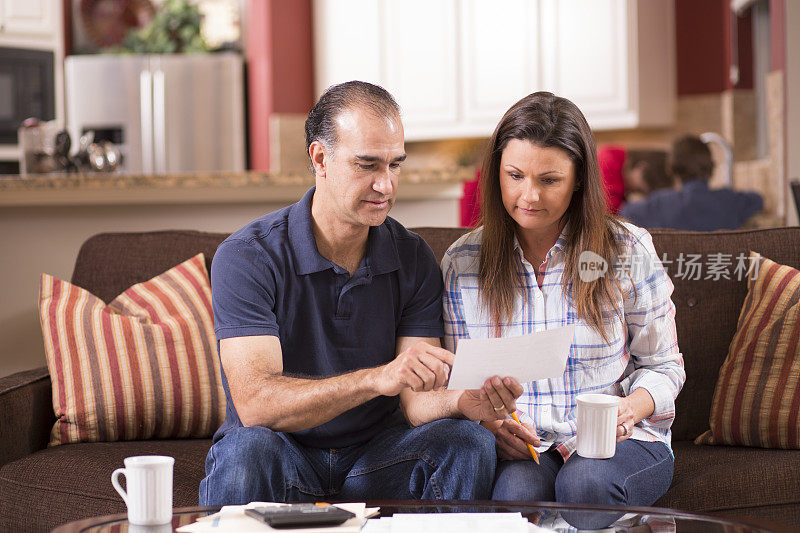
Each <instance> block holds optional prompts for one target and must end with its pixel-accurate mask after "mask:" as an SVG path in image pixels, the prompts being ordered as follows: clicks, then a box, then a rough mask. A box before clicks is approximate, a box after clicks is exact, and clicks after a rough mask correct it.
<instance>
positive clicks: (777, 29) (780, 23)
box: [769, 0, 786, 70]
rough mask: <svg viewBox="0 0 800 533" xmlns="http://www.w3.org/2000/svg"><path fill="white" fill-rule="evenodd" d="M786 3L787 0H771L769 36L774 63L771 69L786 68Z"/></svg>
mask: <svg viewBox="0 0 800 533" xmlns="http://www.w3.org/2000/svg"><path fill="white" fill-rule="evenodd" d="M785 20H786V4H785V0H769V38H770V47H771V48H772V50H771V54H770V55H771V59H772V61H771V62H772V65H771V67H772V68H771V69H770V70H785V69H786V22H785Z"/></svg>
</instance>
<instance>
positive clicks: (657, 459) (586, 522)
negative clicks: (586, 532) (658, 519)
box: [492, 439, 674, 529]
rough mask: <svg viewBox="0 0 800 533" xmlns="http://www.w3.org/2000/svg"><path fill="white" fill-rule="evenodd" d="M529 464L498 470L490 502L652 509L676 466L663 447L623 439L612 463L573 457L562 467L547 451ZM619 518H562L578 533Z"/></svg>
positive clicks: (516, 463)
mask: <svg viewBox="0 0 800 533" xmlns="http://www.w3.org/2000/svg"><path fill="white" fill-rule="evenodd" d="M539 460H540V464H538V465H537V464H536V463H534V462H533V461H502V462H500V463H499V464H498V465H497V480H496V481H495V486H494V492H493V493H492V499H494V500H505V501H539V502H551V501H557V502H561V503H596V504H604V505H628V506H650V505H652V504H653V503H654V502H655V501H656V500H657V499H658V498H660V497H661V496H662V495H663V494H664V493H665V492H667V489H669V485H670V483H671V482H672V467H673V463H674V460H673V458H672V454H670V451H669V449H668V448H667V446H666V445H665V444H664V443H663V442H644V441H640V440H633V439H627V440H624V441H622V442H619V443H617V451H616V453H615V454H614V457H612V458H610V459H586V458H585V457H581V456H579V455H578V454H577V453H573V454H572V455H571V456H570V458H569V459H567V462H566V463H565V462H564V460H563V459H562V457H561V454H560V453H559V452H558V451H557V450H555V449H550V450H548V451H547V452H545V453H543V454H541V455H540V456H539ZM622 514H623V513H601V512H596V513H587V512H575V513H569V512H564V513H562V515H563V516H562V518H564V519H565V520H566V521H567V522H568V523H569V524H571V525H573V526H575V527H578V528H582V529H590V528H591V529H598V528H604V527H607V526H608V525H610V524H612V523H613V522H614V521H615V520H617V519H618V518H619V517H620V516H622Z"/></svg>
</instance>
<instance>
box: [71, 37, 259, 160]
mask: <svg viewBox="0 0 800 533" xmlns="http://www.w3.org/2000/svg"><path fill="white" fill-rule="evenodd" d="M65 86H66V102H67V105H66V107H67V109H66V111H67V129H68V130H69V133H70V136H71V137H72V144H73V148H75V147H76V146H77V144H78V139H79V138H80V136H81V135H82V134H83V133H84V132H86V131H87V130H94V131H95V133H96V136H97V137H98V138H100V139H107V140H110V141H111V142H113V143H114V144H115V145H117V146H118V147H119V149H120V152H121V153H122V156H123V159H122V166H121V168H122V170H123V171H124V172H127V173H145V174H149V173H157V174H163V173H179V172H206V171H221V170H222V171H241V170H244V168H245V120H244V76H243V64H242V57H241V56H240V55H239V54H235V53H221V54H191V55H181V54H165V55H111V54H101V55H78V56H70V57H67V58H66V60H65Z"/></svg>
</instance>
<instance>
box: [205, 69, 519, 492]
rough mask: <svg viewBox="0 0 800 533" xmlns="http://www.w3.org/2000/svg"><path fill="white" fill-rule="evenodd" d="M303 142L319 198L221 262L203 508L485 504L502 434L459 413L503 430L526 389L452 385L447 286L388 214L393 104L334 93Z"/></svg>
mask: <svg viewBox="0 0 800 533" xmlns="http://www.w3.org/2000/svg"><path fill="white" fill-rule="evenodd" d="M306 145H307V148H308V154H309V158H310V160H311V166H312V169H313V172H314V174H315V176H316V187H315V188H312V189H310V190H309V191H308V192H307V193H306V194H305V196H304V197H303V199H302V200H300V202H298V203H296V204H294V205H292V206H289V207H287V208H285V209H281V210H279V211H276V212H274V213H270V214H268V215H265V216H263V217H261V218H259V219H257V220H255V221H253V222H251V223H250V224H248V225H247V226H245V227H244V228H242V229H240V230H239V231H237V232H236V233H234V234H233V235H231V236H230V237H229V238H228V239H226V240H225V242H223V243H222V244H221V245H220V247H219V248H218V250H217V252H216V254H215V256H214V262H213V266H212V276H211V279H212V293H213V307H214V318H215V330H216V334H217V338H218V345H219V353H220V359H221V362H222V367H223V386H224V388H225V392H226V397H227V400H228V404H227V405H228V407H227V420H226V421H225V423H224V424H223V425H222V427H220V429H219V430H218V431H217V433H216V435H215V436H214V444H213V446H212V448H211V450H210V451H209V453H208V457H207V459H206V474H207V476H206V478H205V479H204V480H203V481H202V483H201V484H200V503H201V505H225V504H242V503H247V502H250V501H254V500H267V501H314V500H323V499H324V500H327V499H338V500H364V499H376V498H384V499H399V498H426V499H427V498H444V499H486V498H489V496H490V495H491V485H492V482H493V479H494V464H495V442H494V438H493V437H492V435H491V433H489V432H488V431H487V430H485V429H484V428H483V427H481V426H480V425H478V424H476V423H474V422H470V421H468V420H455V419H451V417H452V418H469V419H472V420H494V419H502V418H504V417H505V416H507V415H508V410H510V409H514V400H515V399H516V398H517V397H518V396H519V395H520V394H521V393H522V387H521V386H520V385H519V383H517V382H516V381H515V380H513V379H511V378H505V379H503V380H500V378H497V377H495V378H492V379H491V380H487V383H486V384H485V385H484V387H483V388H482V389H481V390H475V391H447V390H444V389H443V386H444V385H445V382H446V380H447V378H448V375H449V369H450V365H452V363H453V357H454V356H453V354H452V353H450V352H448V351H447V350H445V349H443V348H441V347H440V345H439V338H440V337H441V336H442V335H443V329H442V318H441V312H442V302H441V296H442V295H441V291H442V278H441V273H440V271H439V268H438V265H437V263H436V260H435V258H434V256H433V253H432V251H431V249H430V248H429V247H428V246H427V244H426V243H425V242H424V241H423V240H422V239H421V238H420V237H419V236H417V235H415V234H413V233H411V232H409V231H407V230H406V229H405V228H403V226H401V225H400V224H399V223H397V222H396V221H394V220H392V219H391V218H387V214H388V212H389V209H391V207H392V205H393V203H394V201H395V194H396V192H397V182H398V176H399V173H400V166H401V164H402V162H403V160H404V159H405V157H406V154H405V149H404V142H403V127H402V124H401V121H400V114H399V109H398V106H397V104H396V103H395V101H394V99H393V98H392V97H391V95H389V93H387V92H386V91H385V90H384V89H382V88H380V87H377V86H375V85H371V84H368V83H364V82H348V83H344V84H341V85H336V86H333V87H331V88H330V89H328V91H326V93H325V94H323V95H322V97H321V98H320V100H319V102H317V104H316V105H315V106H314V108H313V109H312V110H311V112H310V113H309V116H308V120H307V121H306ZM399 407H402V412H401V411H400V409H399ZM403 414H404V415H405V419H404V417H403ZM409 426H413V427H409Z"/></svg>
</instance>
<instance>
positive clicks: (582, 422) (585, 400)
mask: <svg viewBox="0 0 800 533" xmlns="http://www.w3.org/2000/svg"><path fill="white" fill-rule="evenodd" d="M619 400H620V397H619V396H612V395H610V394H593V393H590V394H579V395H578V398H577V401H578V415H577V416H578V455H580V456H581V457H587V458H589V459H608V458H610V457H614V453H615V452H616V450H617V415H618V412H619Z"/></svg>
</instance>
